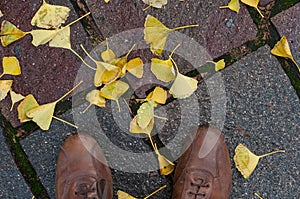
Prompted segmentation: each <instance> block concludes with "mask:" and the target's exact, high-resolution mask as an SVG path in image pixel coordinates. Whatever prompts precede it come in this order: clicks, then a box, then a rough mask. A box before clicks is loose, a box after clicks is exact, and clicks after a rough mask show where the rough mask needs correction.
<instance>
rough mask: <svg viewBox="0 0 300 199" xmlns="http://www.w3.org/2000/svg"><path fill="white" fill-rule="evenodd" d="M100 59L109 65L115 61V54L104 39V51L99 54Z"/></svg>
mask: <svg viewBox="0 0 300 199" xmlns="http://www.w3.org/2000/svg"><path fill="white" fill-rule="evenodd" d="M101 58H102V59H103V61H104V62H106V63H111V62H112V61H113V60H115V59H116V55H115V53H114V52H113V51H112V50H111V49H110V48H109V46H108V40H107V39H106V50H105V51H104V52H102V53H101Z"/></svg>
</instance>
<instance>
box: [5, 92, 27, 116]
mask: <svg viewBox="0 0 300 199" xmlns="http://www.w3.org/2000/svg"><path fill="white" fill-rule="evenodd" d="M9 94H10V99H11V108H10V111H12V110H13V108H14V105H15V103H17V102H19V101H21V100H23V99H24V98H25V97H24V96H23V95H21V94H18V93H15V92H14V91H13V90H12V89H10V92H9Z"/></svg>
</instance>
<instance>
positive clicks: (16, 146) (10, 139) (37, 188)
mask: <svg viewBox="0 0 300 199" xmlns="http://www.w3.org/2000/svg"><path fill="white" fill-rule="evenodd" d="M0 120H1V126H2V127H3V128H4V130H3V136H4V137H5V139H6V144H7V146H8V148H9V150H10V153H11V154H12V157H13V158H14V161H15V163H16V165H17V167H18V169H19V171H20V172H21V174H22V176H23V178H24V179H25V181H26V183H27V184H28V186H29V187H30V190H31V192H32V194H33V195H34V196H35V197H36V198H43V199H50V197H49V195H48V193H47V191H46V189H45V187H44V186H43V184H42V183H41V182H40V179H39V177H38V175H37V173H36V171H35V170H34V168H33V166H32V164H31V162H30V161H29V160H28V159H27V155H26V153H25V152H24V150H23V148H22V146H21V145H20V143H19V139H18V138H17V137H16V136H15V135H16V130H15V129H14V128H13V127H12V126H11V124H10V123H9V122H8V121H7V120H6V119H5V118H4V117H3V116H2V115H0Z"/></svg>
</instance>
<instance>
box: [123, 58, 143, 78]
mask: <svg viewBox="0 0 300 199" xmlns="http://www.w3.org/2000/svg"><path fill="white" fill-rule="evenodd" d="M143 66H144V63H143V60H142V59H141V58H139V57H137V58H134V59H132V60H129V62H127V64H125V66H124V69H126V70H127V71H128V72H129V73H131V74H132V75H134V76H135V77H137V78H142V77H143V72H144V69H143Z"/></svg>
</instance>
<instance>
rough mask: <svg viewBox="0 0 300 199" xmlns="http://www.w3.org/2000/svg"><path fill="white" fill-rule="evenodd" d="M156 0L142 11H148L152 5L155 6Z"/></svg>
mask: <svg viewBox="0 0 300 199" xmlns="http://www.w3.org/2000/svg"><path fill="white" fill-rule="evenodd" d="M157 1H158V0H154V1H153V2H152V3H150V4H149V5H148V6H147V7H146V8H144V9H143V11H146V10H148V9H149V8H151V7H152V6H153V4H155V3H156V2H157Z"/></svg>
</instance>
